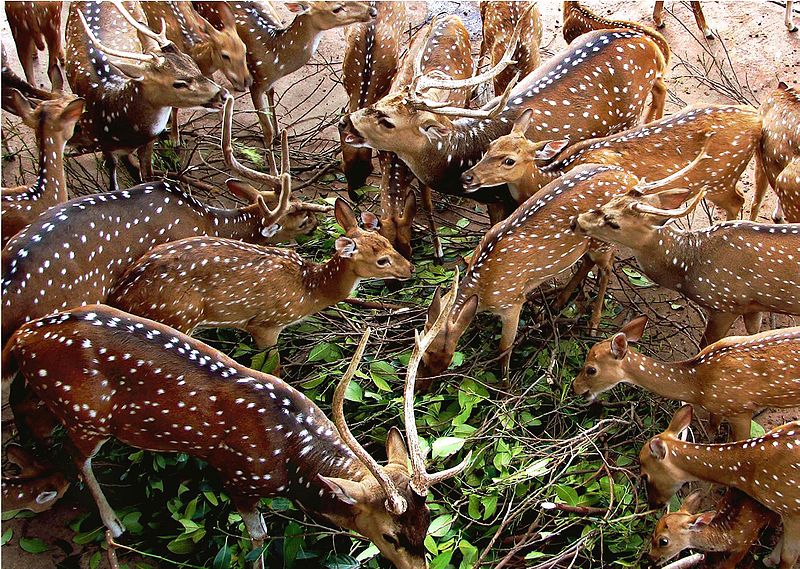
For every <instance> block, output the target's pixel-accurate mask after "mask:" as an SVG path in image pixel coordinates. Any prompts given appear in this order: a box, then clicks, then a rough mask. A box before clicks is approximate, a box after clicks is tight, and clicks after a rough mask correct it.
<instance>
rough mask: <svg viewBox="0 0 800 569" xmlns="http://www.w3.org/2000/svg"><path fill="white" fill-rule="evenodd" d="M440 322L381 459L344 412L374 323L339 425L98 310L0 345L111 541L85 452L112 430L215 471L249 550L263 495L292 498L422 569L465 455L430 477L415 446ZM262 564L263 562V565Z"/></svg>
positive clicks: (299, 400) (244, 371)
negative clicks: (419, 403)
mask: <svg viewBox="0 0 800 569" xmlns="http://www.w3.org/2000/svg"><path fill="white" fill-rule="evenodd" d="M440 326H441V322H440V323H437V325H435V326H434V327H433V328H432V329H431V330H430V331H428V332H427V333H426V334H424V335H423V336H422V337H421V338H418V339H417V344H416V346H415V348H414V350H413V352H412V355H411V359H410V360H409V364H408V371H407V374H406V388H405V396H404V406H403V409H404V416H405V427H406V432H407V437H408V450H406V446H405V445H404V443H403V438H402V436H401V434H400V431H399V430H398V429H396V428H393V429H391V430H390V431H389V434H388V437H387V441H386V450H387V456H388V464H387V465H386V466H381V465H379V464H378V463H377V461H375V459H373V458H372V457H371V456H370V455H369V454H368V453H367V451H366V450H365V449H364V448H363V447H362V446H361V445H360V444H359V443H358V441H357V440H356V439H355V437H354V436H353V434H352V433H351V432H350V429H349V428H348V426H347V424H346V422H345V419H344V409H343V407H344V395H345V390H346V389H347V385H348V384H349V382H350V380H351V379H352V377H353V375H354V374H355V373H356V371H357V369H358V365H359V363H360V360H361V356H362V355H363V352H364V350H365V348H366V343H367V340H368V336H369V331H367V332H366V333H365V334H364V336H363V337H362V339H361V342H360V344H359V347H358V349H357V350H356V354H355V356H354V358H353V361H352V362H351V364H350V367H349V368H348V370H347V372H346V373H345V374H344V376H342V379H341V381H340V383H339V386H338V387H337V389H336V392H335V394H334V399H333V418H334V423H335V426H334V423H331V421H330V420H328V418H326V417H325V415H324V414H323V413H322V411H321V410H320V409H319V408H318V407H317V406H316V405H315V404H314V403H313V402H312V401H310V400H309V399H308V398H307V397H305V396H304V395H303V394H302V393H300V392H299V391H297V390H295V389H293V388H292V387H291V386H290V385H288V384H286V383H284V382H283V381H281V380H280V379H278V378H277V377H274V376H271V375H267V374H264V373H261V372H258V371H254V370H252V369H250V368H247V367H245V366H242V365H239V364H238V363H236V362H235V361H233V360H232V359H230V358H228V357H227V356H225V355H224V354H222V353H220V352H218V351H216V350H214V349H212V348H210V347H209V346H207V345H205V344H203V343H202V342H199V341H198V340H195V339H193V338H191V337H189V336H185V335H183V334H181V333H180V332H178V331H177V330H173V329H172V328H169V327H168V326H165V325H163V324H159V323H156V322H153V321H151V320H145V319H143V318H139V317H136V316H132V315H130V314H127V313H125V312H122V311H120V310H116V309H114V308H110V307H107V306H103V305H95V306H87V307H83V308H77V309H73V310H70V311H67V312H64V313H61V314H56V315H53V316H49V317H46V318H44V319H41V320H38V321H36V322H31V323H28V324H26V325H25V326H24V327H23V328H21V329H20V330H19V331H18V332H17V333H16V334H15V335H14V337H13V338H12V339H11V341H10V342H9V344H8V346H7V347H6V348H5V349H4V351H3V364H4V367H6V366H12V367H16V366H18V367H19V369H20V371H21V374H22V375H23V376H24V377H25V379H26V381H27V382H28V384H29V385H30V386H31V388H32V389H34V390H35V391H36V393H37V394H38V395H39V396H40V397H41V398H42V399H43V400H44V401H45V402H46V403H47V406H48V408H49V409H50V410H51V411H52V412H53V413H54V415H55V416H56V417H57V418H58V420H59V421H60V422H61V423H62V424H63V425H64V427H65V429H66V431H67V435H68V437H69V439H70V442H71V443H72V448H73V449H75V450H74V459H75V462H76V464H77V466H78V468H79V470H80V472H81V474H82V476H83V479H84V482H85V484H86V486H87V487H88V488H89V490H90V492H91V493H92V496H93V498H94V500H95V502H96V504H97V506H98V509H99V510H100V516H101V518H102V520H103V523H104V525H105V526H106V528H107V530H108V532H107V535H108V536H109V541H110V543H111V544H112V545H113V541H112V540H113V538H118V537H119V536H120V535H122V533H123V531H124V527H123V525H122V523H121V522H120V520H119V519H118V518H117V516H116V515H115V513H114V510H113V509H112V507H111V506H110V505H109V503H108V501H107V500H106V498H105V496H104V494H103V491H102V489H101V487H100V485H99V484H98V482H97V480H96V479H95V477H94V473H93V469H92V458H93V457H94V456H95V454H96V453H97V452H98V450H99V449H100V447H101V446H102V445H103V444H104V443H105V442H106V441H107V440H109V439H110V438H111V437H112V436H113V437H115V438H117V439H119V440H121V441H123V442H124V443H126V444H128V445H131V446H133V447H137V448H145V449H149V450H155V451H162V452H185V453H187V454H190V455H192V456H195V457H197V458H200V459H201V460H204V461H206V462H207V463H208V464H209V465H210V466H211V467H212V468H214V469H216V470H217V471H218V472H219V473H220V476H221V479H222V480H223V483H224V486H225V491H226V493H227V494H228V495H229V496H230V497H231V500H232V501H233V504H234V505H235V507H236V508H237V510H238V511H239V513H240V514H241V516H242V519H243V520H244V523H245V527H246V528H247V531H248V533H249V534H250V537H251V539H252V541H253V545H254V547H255V548H257V547H259V546H260V545H261V544H262V543H263V540H264V539H265V538H266V537H267V535H266V527H265V525H264V522H263V519H262V517H261V513H260V512H259V511H258V505H259V502H260V500H261V498H262V497H267V496H286V497H288V498H291V499H293V500H295V501H297V502H298V503H300V504H302V505H303V507H304V508H305V509H306V510H308V511H310V512H314V513H316V514H319V515H321V516H323V517H325V518H327V519H328V520H330V521H331V522H332V523H334V524H336V525H338V526H341V527H345V528H349V529H353V530H355V531H357V532H359V533H361V534H362V535H364V536H366V537H367V538H368V539H370V540H371V541H372V542H373V543H374V544H375V545H376V546H377V547H378V549H379V550H380V551H381V552H382V553H383V555H384V556H386V557H387V558H388V559H389V560H391V561H392V563H394V565H395V566H396V567H398V568H402V569H418V568H423V567H425V566H426V563H425V547H424V545H423V541H424V539H425V535H426V530H427V528H428V524H429V523H430V513H429V510H428V507H427V506H426V504H425V501H426V496H427V494H428V492H429V489H430V487H431V486H433V485H434V484H436V483H438V482H440V481H443V480H446V479H448V478H452V477H453V476H456V475H457V474H459V473H460V472H461V471H463V470H464V468H466V466H467V464H468V462H469V459H470V456H469V455H468V456H467V457H466V459H465V460H464V461H463V462H462V463H461V464H459V465H458V466H456V467H453V468H450V469H448V470H445V471H442V472H439V473H433V474H432V473H428V472H427V471H426V469H425V458H424V454H423V452H422V451H421V447H420V443H419V438H418V434H417V429H416V425H415V419H414V382H415V379H416V373H417V367H418V365H419V361H420V358H421V353H422V352H423V351H424V349H425V346H426V345H427V343H428V342H429V341H430V339H431V337H432V335H435V334H436V333H437V331H438V327H440ZM122 339H124V345H122V344H120V340H122ZM56 353H57V354H58V357H55V355H56ZM66 362H71V363H66ZM65 363H66V365H65ZM75 409H77V411H76V410H75ZM337 431H338V432H337ZM409 459H410V464H411V468H410V469H409ZM111 551H112V555H113V548H112V550H111ZM256 566H257V567H263V559H259V560H258V561H256Z"/></svg>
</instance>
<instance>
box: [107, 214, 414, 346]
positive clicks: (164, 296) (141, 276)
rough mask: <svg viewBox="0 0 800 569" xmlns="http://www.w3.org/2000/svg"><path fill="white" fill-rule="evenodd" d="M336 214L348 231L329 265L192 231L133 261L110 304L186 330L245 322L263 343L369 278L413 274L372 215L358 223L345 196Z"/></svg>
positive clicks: (271, 341) (273, 341) (242, 326)
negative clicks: (196, 235)
mask: <svg viewBox="0 0 800 569" xmlns="http://www.w3.org/2000/svg"><path fill="white" fill-rule="evenodd" d="M335 214H336V220H337V221H338V223H339V225H341V226H342V228H343V229H344V230H345V234H344V236H343V237H339V238H338V239H337V240H336V244H335V247H336V251H335V253H334V255H333V256H332V257H331V258H330V260H328V261H327V262H326V263H323V264H317V263H312V262H309V261H306V260H304V259H303V258H301V257H300V256H299V255H298V254H297V253H295V252H294V251H291V250H287V249H277V248H272V247H261V246H258V245H253V244H247V243H241V242H238V241H232V240H230V239H222V238H218V237H192V238H189V239H181V240H180V241H172V242H170V243H165V244H164V245H161V246H159V247H156V248H155V249H153V250H152V251H150V252H149V253H148V254H146V255H145V256H144V257H142V258H141V259H139V260H138V261H137V262H136V263H135V264H134V265H132V266H131V267H130V268H129V269H128V271H127V272H126V273H125V275H123V277H122V278H121V279H120V280H119V281H117V283H116V285H115V287H114V289H113V290H112V291H111V293H110V294H109V295H108V303H109V304H110V305H111V306H115V307H117V308H120V309H122V310H125V311H126V312H130V313H131V314H137V315H139V316H143V317H145V318H150V319H151V320H156V321H158V322H162V323H164V324H167V325H168V326H172V327H173V328H175V329H177V330H180V331H181V332H184V333H187V334H189V333H191V332H192V331H194V330H196V329H197V328H199V327H209V326H216V327H228V328H239V329H242V330H246V331H247V332H249V333H250V334H251V335H252V336H253V338H254V339H255V341H256V345H257V346H258V347H259V348H260V349H265V348H271V347H273V346H274V345H275V344H276V343H277V341H278V335H279V334H280V333H281V331H282V330H283V329H284V328H285V327H286V326H289V325H291V324H293V323H295V322H299V321H300V320H303V319H304V318H307V317H308V316H311V315H312V314H316V313H317V312H319V311H321V310H324V309H325V308H328V307H329V306H332V305H334V304H336V303H338V302H341V301H342V300H344V299H345V298H347V297H348V296H350V294H351V293H352V291H353V290H354V289H355V288H357V287H358V283H359V281H361V280H363V279H384V278H385V279H392V278H395V279H407V278H410V277H411V273H412V267H411V263H409V262H408V261H407V260H406V259H404V258H403V257H402V256H401V255H400V254H399V253H398V252H397V251H395V250H394V249H393V248H392V246H391V244H390V243H389V242H388V241H387V240H386V239H385V238H384V237H382V236H381V235H378V233H377V232H375V231H374V230H375V229H376V228H377V225H378V219H377V217H375V216H374V215H373V214H371V213H363V214H362V215H361V218H362V220H363V222H364V224H365V226H366V228H367V229H366V230H364V229H361V228H360V227H359V226H358V222H357V220H356V218H355V215H354V214H353V210H351V209H350V206H348V205H347V204H346V203H345V202H344V201H343V200H342V199H338V200H336V208H335Z"/></svg>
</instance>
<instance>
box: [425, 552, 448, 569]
mask: <svg viewBox="0 0 800 569" xmlns="http://www.w3.org/2000/svg"><path fill="white" fill-rule="evenodd" d="M452 558H453V551H452V550H450V551H443V552H441V553H440V554H439V555H437V556H436V557H434V558H433V559H432V560H431V564H430V565H429V567H430V569H444V568H445V567H447V566H448V565H449V564H450V560H451V559H452Z"/></svg>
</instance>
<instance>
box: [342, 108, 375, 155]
mask: <svg viewBox="0 0 800 569" xmlns="http://www.w3.org/2000/svg"><path fill="white" fill-rule="evenodd" d="M338 128H339V136H340V137H341V138H342V142H344V143H345V144H347V145H349V146H352V147H354V148H370V146H369V145H368V144H367V139H366V138H364V137H363V136H362V135H361V133H360V132H358V130H356V127H355V126H354V125H353V121H352V120H350V115H345V116H343V117H342V118H341V120H339V125H338Z"/></svg>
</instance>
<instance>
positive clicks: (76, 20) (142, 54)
mask: <svg viewBox="0 0 800 569" xmlns="http://www.w3.org/2000/svg"><path fill="white" fill-rule="evenodd" d="M131 11H132V13H131ZM143 20H144V15H143V14H142V12H141V8H140V7H139V5H138V3H132V2H127V3H125V4H124V5H123V3H122V2H120V1H118V0H114V1H113V2H112V1H107V2H72V3H70V7H69V17H68V18H67V54H68V58H67V64H66V68H67V79H68V81H69V84H70V87H72V90H73V92H74V93H76V94H78V95H80V96H81V97H83V98H84V99H85V100H86V106H85V110H84V113H83V117H82V118H81V120H80V122H79V123H78V126H77V127H76V129H75V135H74V136H73V137H72V139H71V140H70V144H71V145H72V146H75V147H76V148H77V149H78V151H80V152H96V151H102V152H103V154H104V156H105V158H106V163H107V166H108V169H109V176H110V189H111V190H112V191H114V190H116V189H117V188H118V185H117V177H116V164H117V157H118V155H129V154H130V153H132V152H133V151H135V150H138V152H139V169H140V173H141V175H142V176H143V177H144V178H150V177H152V165H151V163H150V156H149V154H150V150H151V145H150V144H149V143H151V142H152V141H154V140H155V138H156V137H157V136H158V135H159V134H160V133H161V132H162V131H163V130H164V128H165V126H166V124H167V119H168V118H169V113H170V109H171V108H173V107H177V108H190V107H200V106H203V107H209V108H220V107H221V106H222V95H223V92H222V90H221V89H220V87H219V85H217V84H216V83H214V82H213V81H211V80H210V79H208V78H206V77H204V76H203V75H202V73H200V70H199V69H198V67H197V64H196V63H195V62H194V61H193V60H192V59H191V58H190V57H189V56H188V55H185V54H183V53H181V52H180V51H179V50H178V48H177V47H175V44H173V43H172V42H171V41H169V40H168V39H167V37H166V34H165V31H164V30H163V29H162V31H161V33H158V34H157V33H155V32H153V31H152V30H151V29H150V28H148V27H147V26H145V25H144V24H143V23H141V22H142V21H143Z"/></svg>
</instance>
